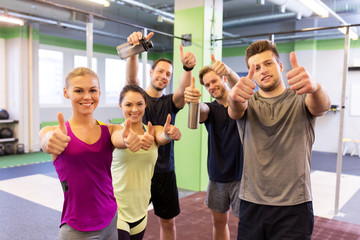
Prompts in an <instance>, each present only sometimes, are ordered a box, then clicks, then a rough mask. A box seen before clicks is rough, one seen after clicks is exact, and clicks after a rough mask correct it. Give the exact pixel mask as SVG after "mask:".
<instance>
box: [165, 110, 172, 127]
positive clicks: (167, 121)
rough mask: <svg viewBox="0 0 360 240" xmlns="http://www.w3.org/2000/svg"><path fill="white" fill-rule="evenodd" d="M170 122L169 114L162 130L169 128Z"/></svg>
mask: <svg viewBox="0 0 360 240" xmlns="http://www.w3.org/2000/svg"><path fill="white" fill-rule="evenodd" d="M170 122H171V115H170V113H169V114H168V115H167V118H166V123H165V125H164V129H167V128H168V127H170Z"/></svg>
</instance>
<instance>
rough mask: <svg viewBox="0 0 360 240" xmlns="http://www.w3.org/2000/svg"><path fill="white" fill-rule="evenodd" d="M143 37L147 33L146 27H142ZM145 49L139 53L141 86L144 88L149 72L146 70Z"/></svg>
mask: <svg viewBox="0 0 360 240" xmlns="http://www.w3.org/2000/svg"><path fill="white" fill-rule="evenodd" d="M143 35H144V37H145V36H147V35H148V31H147V28H144V33H143ZM147 56H148V54H147V51H144V52H142V53H141V62H142V70H143V71H142V74H143V75H142V83H143V88H144V89H145V88H146V87H147V84H146V77H147V75H148V74H149V73H148V72H146V64H147Z"/></svg>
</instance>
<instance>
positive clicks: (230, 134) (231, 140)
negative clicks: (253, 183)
mask: <svg viewBox="0 0 360 240" xmlns="http://www.w3.org/2000/svg"><path fill="white" fill-rule="evenodd" d="M211 57H212V61H213V65H212V66H205V67H203V68H202V69H201V70H200V72H199V78H200V83H201V84H202V85H204V86H205V88H206V90H208V92H209V93H210V95H211V96H212V97H213V98H215V100H214V101H213V102H211V103H201V105H200V122H201V123H205V126H206V129H207V131H208V158H207V159H208V161H207V167H208V174H209V179H210V181H209V185H208V189H207V196H206V204H207V206H208V208H209V209H210V211H211V214H212V218H213V239H214V240H218V239H230V232H229V227H228V219H229V213H228V211H229V209H230V206H231V208H232V211H233V214H234V216H235V220H236V222H238V221H239V219H238V217H239V208H240V198H239V196H238V195H239V188H240V180H241V175H242V168H243V149H242V144H241V140H240V136H239V133H238V131H237V125H236V121H235V120H233V119H231V118H230V117H229V115H228V109H227V108H228V100H227V98H228V94H229V87H228V86H227V85H226V81H227V80H228V82H229V84H230V86H234V85H235V84H236V82H237V81H238V80H239V79H240V78H239V76H238V75H237V74H236V73H235V72H234V71H232V70H231V69H230V68H229V67H228V66H227V65H225V64H224V63H223V62H221V61H216V60H215V58H214V56H213V55H212V56H211ZM193 81H195V78H193ZM192 85H193V86H194V85H195V84H194V83H193V84H192ZM193 86H191V87H187V88H186V89H185V101H186V102H198V101H199V99H200V96H201V94H200V90H199V89H196V88H194V87H193Z"/></svg>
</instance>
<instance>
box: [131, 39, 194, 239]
mask: <svg viewBox="0 0 360 240" xmlns="http://www.w3.org/2000/svg"><path fill="white" fill-rule="evenodd" d="M153 35H154V34H153V33H150V34H149V35H148V36H146V37H145V39H146V40H149V39H150V38H151V37H152V36H153ZM142 37H143V36H142V33H141V32H134V33H132V34H131V35H130V36H129V37H128V39H127V40H128V42H129V43H130V44H134V45H137V44H139V40H140V39H141V38H142ZM180 57H181V62H182V64H183V68H184V71H183V74H182V75H181V78H180V81H179V86H178V88H177V89H175V91H174V93H173V94H167V95H164V93H163V91H164V89H165V88H166V86H167V85H168V84H169V82H170V80H171V76H172V73H173V64H172V61H170V60H169V59H166V58H160V59H158V60H156V61H155V62H154V63H153V65H152V68H151V70H150V77H151V83H150V85H149V86H148V87H147V88H146V93H147V95H148V99H149V104H148V105H147V107H146V109H145V115H144V117H143V122H144V123H147V122H148V121H150V122H151V123H152V124H153V125H164V124H165V122H166V117H167V115H168V114H169V113H170V114H171V124H172V125H174V124H175V117H176V114H177V113H178V112H179V110H180V109H182V108H183V107H184V105H185V100H184V91H185V88H186V87H187V86H190V83H191V76H192V72H191V70H192V69H193V68H194V66H195V65H196V58H195V56H194V55H193V54H192V53H191V52H187V53H185V54H184V53H183V48H182V46H180ZM138 66H139V63H138V55H135V56H132V57H129V58H128V59H127V62H126V81H127V84H136V85H139V80H138V77H137V75H138ZM151 202H152V204H153V206H154V212H155V214H156V215H157V216H158V217H159V222H160V239H161V240H165V239H166V240H172V239H176V227H175V217H176V216H177V215H178V214H179V213H180V206H179V199H178V189H177V185H176V176H175V164H174V141H171V142H170V143H168V144H166V145H164V146H160V147H159V156H158V159H157V162H156V165H155V170H154V176H153V178H152V183H151Z"/></svg>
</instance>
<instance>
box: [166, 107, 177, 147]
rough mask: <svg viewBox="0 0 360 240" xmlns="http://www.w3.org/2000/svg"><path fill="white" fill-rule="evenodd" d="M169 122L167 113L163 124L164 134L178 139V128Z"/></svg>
mask: <svg viewBox="0 0 360 240" xmlns="http://www.w3.org/2000/svg"><path fill="white" fill-rule="evenodd" d="M170 122H171V115H170V113H169V114H168V116H167V118H166V122H165V125H164V134H165V136H167V137H168V138H170V139H172V140H175V141H178V140H180V138H181V132H180V130H179V128H177V127H176V126H174V125H171V124H170Z"/></svg>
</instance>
